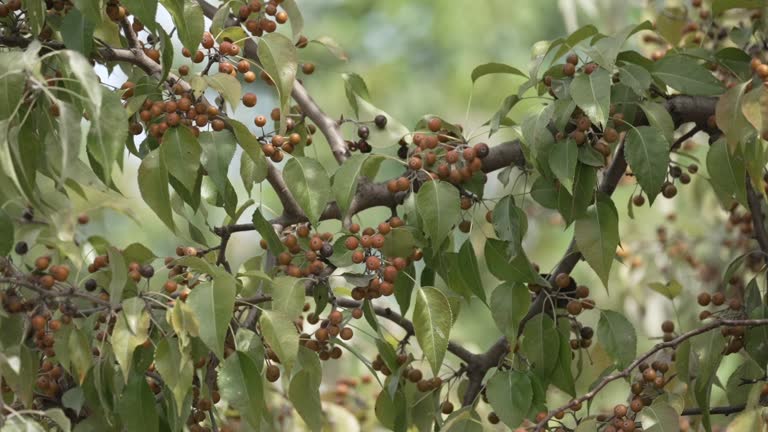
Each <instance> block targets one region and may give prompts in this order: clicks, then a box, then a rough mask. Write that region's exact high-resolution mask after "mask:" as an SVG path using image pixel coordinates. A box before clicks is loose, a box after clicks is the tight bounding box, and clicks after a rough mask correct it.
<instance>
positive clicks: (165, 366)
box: [155, 338, 195, 406]
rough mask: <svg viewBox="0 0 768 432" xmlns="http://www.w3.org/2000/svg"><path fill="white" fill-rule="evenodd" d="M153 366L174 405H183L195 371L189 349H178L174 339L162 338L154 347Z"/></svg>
mask: <svg viewBox="0 0 768 432" xmlns="http://www.w3.org/2000/svg"><path fill="white" fill-rule="evenodd" d="M155 368H157V373H159V374H160V376H161V377H162V378H163V382H164V383H165V385H166V386H167V387H168V389H170V390H171V393H173V398H174V401H175V402H176V406H183V404H184V399H186V396H187V393H189V391H190V390H191V389H192V376H193V374H194V372H195V368H194V365H193V364H192V358H191V357H190V354H189V351H187V350H185V351H182V350H180V349H179V344H178V343H177V341H176V339H172V338H163V339H162V340H160V342H159V343H158V344H157V348H155Z"/></svg>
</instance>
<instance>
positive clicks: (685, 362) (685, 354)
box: [675, 340, 691, 384]
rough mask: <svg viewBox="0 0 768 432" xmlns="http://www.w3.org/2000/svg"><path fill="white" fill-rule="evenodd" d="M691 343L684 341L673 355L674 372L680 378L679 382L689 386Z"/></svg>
mask: <svg viewBox="0 0 768 432" xmlns="http://www.w3.org/2000/svg"><path fill="white" fill-rule="evenodd" d="M690 365H691V341H690V340H685V341H683V342H682V343H681V344H680V346H679V347H678V348H677V353H676V354H675V370H676V371H677V373H678V376H679V377H680V381H682V382H684V383H686V384H690V382H691V370H690V369H691V367H690Z"/></svg>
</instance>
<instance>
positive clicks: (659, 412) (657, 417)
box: [638, 401, 680, 432]
mask: <svg viewBox="0 0 768 432" xmlns="http://www.w3.org/2000/svg"><path fill="white" fill-rule="evenodd" d="M638 416H639V417H640V422H641V423H642V424H643V430H644V431H647V432H672V431H678V430H680V419H679V415H678V414H677V411H676V410H675V408H673V407H672V406H671V405H669V404H668V403H666V402H662V401H654V402H653V403H652V404H651V406H647V407H645V408H643V409H642V411H640V413H639V414H638Z"/></svg>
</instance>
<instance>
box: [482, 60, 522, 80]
mask: <svg viewBox="0 0 768 432" xmlns="http://www.w3.org/2000/svg"><path fill="white" fill-rule="evenodd" d="M492 74H511V75H517V76H521V77H523V78H527V77H528V76H527V75H526V74H524V73H523V72H521V71H520V70H519V69H517V68H514V67H512V66H510V65H506V64H504V63H485V64H481V65H480V66H477V67H475V68H474V69H473V70H472V84H474V83H475V81H477V80H478V79H480V78H481V77H484V76H486V75H492Z"/></svg>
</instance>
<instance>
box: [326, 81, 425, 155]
mask: <svg viewBox="0 0 768 432" xmlns="http://www.w3.org/2000/svg"><path fill="white" fill-rule="evenodd" d="M341 76H342V78H343V79H344V87H345V90H346V94H347V100H348V101H349V103H350V106H351V107H352V109H353V110H354V111H355V116H356V117H357V118H358V119H360V120H361V121H371V120H373V119H374V118H375V117H376V116H378V115H382V116H384V117H385V118H386V119H387V125H386V126H385V127H384V128H383V129H379V128H378V127H372V128H370V131H369V135H368V138H367V139H366V141H368V143H369V144H370V145H371V146H372V147H376V148H384V147H390V146H393V145H395V144H397V143H398V141H400V139H401V138H404V137H405V138H406V139H410V130H408V128H407V127H405V126H404V125H403V124H402V123H401V122H400V121H399V120H397V119H395V118H394V117H392V116H391V115H389V114H388V113H386V112H385V111H383V110H381V109H379V108H378V107H376V106H375V105H373V104H372V103H371V97H370V95H369V94H368V88H367V87H366V86H365V82H364V81H363V79H362V78H361V77H360V76H359V75H357V74H346V73H345V74H342V75H341Z"/></svg>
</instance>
